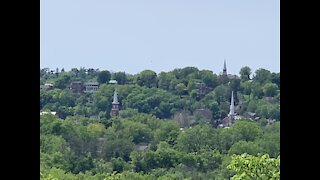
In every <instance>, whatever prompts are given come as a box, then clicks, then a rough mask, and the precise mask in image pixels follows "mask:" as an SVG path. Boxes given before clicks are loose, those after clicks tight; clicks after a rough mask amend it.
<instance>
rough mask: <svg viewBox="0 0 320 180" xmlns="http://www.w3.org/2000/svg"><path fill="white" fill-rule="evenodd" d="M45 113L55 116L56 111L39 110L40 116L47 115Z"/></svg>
mask: <svg viewBox="0 0 320 180" xmlns="http://www.w3.org/2000/svg"><path fill="white" fill-rule="evenodd" d="M47 114H52V115H54V116H56V115H57V112H47V111H44V112H40V116H42V115H47Z"/></svg>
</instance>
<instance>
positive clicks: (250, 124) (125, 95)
mask: <svg viewBox="0 0 320 180" xmlns="http://www.w3.org/2000/svg"><path fill="white" fill-rule="evenodd" d="M115 90H116V92H117V95H118V100H119V103H120V104H119V107H120V112H119V115H118V116H116V117H111V109H112V101H113V96H114V92H115ZM232 91H233V94H234V101H235V112H236V114H237V115H236V117H237V118H236V120H235V123H234V124H232V125H231V126H230V127H228V128H219V126H217V122H221V120H223V119H224V118H226V117H228V113H229V111H230V99H231V94H232V93H231V92H232ZM40 112H41V114H42V115H41V116H40V132H41V134H40V157H41V159H40V165H41V179H54V178H58V179H101V180H102V179H228V178H229V177H233V178H237V177H239V176H243V177H247V178H249V179H269V178H271V177H275V178H276V179H277V178H279V174H280V170H279V166H280V164H279V163H280V159H279V156H280V137H279V136H280V133H279V131H280V73H274V72H270V71H268V70H266V69H258V70H256V71H255V72H254V73H253V72H251V69H250V67H247V66H245V67H243V68H241V69H240V70H239V74H237V75H231V74H222V73H221V74H215V73H213V72H212V71H210V70H199V69H197V68H195V67H185V68H182V69H174V70H172V71H169V72H161V73H159V74H157V73H155V72H154V71H152V70H145V71H142V72H140V73H138V74H134V75H132V74H127V73H125V72H112V73H111V72H109V71H107V70H103V71H100V70H98V69H92V68H91V69H85V68H80V69H76V68H74V69H72V70H71V71H64V70H63V69H61V70H59V69H56V70H49V69H47V68H44V69H40ZM44 112H47V113H46V114H45V113H44ZM50 112H52V113H53V114H54V115H52V114H50ZM244 153H246V154H244ZM255 158H256V159H255ZM258 160H259V161H260V162H263V163H258V164H255V165H253V166H254V168H247V166H246V165H245V163H247V162H250V163H252V164H254V163H255V162H258ZM239 162H240V163H239ZM241 164H242V166H241V167H239V166H240V165H241ZM255 168H256V169H255ZM256 170H259V171H260V173H259V174H257V173H252V171H256ZM243 173H244V174H243Z"/></svg>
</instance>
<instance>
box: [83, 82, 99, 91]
mask: <svg viewBox="0 0 320 180" xmlns="http://www.w3.org/2000/svg"><path fill="white" fill-rule="evenodd" d="M84 86H85V89H86V92H88V93H92V92H94V91H97V90H98V88H99V83H98V82H87V83H84Z"/></svg>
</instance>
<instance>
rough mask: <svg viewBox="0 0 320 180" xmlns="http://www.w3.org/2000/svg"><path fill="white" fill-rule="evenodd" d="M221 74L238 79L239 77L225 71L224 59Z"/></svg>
mask: <svg viewBox="0 0 320 180" xmlns="http://www.w3.org/2000/svg"><path fill="white" fill-rule="evenodd" d="M222 75H223V76H225V77H227V78H228V79H240V77H239V76H237V75H233V74H228V73H227V65H226V60H224V63H223V70H222Z"/></svg>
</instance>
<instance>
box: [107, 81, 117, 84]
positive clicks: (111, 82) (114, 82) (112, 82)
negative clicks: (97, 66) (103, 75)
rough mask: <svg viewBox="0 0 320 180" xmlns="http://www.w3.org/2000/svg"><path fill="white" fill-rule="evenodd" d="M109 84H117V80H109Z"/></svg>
mask: <svg viewBox="0 0 320 180" xmlns="http://www.w3.org/2000/svg"><path fill="white" fill-rule="evenodd" d="M109 84H118V81H117V80H110V81H109Z"/></svg>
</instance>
